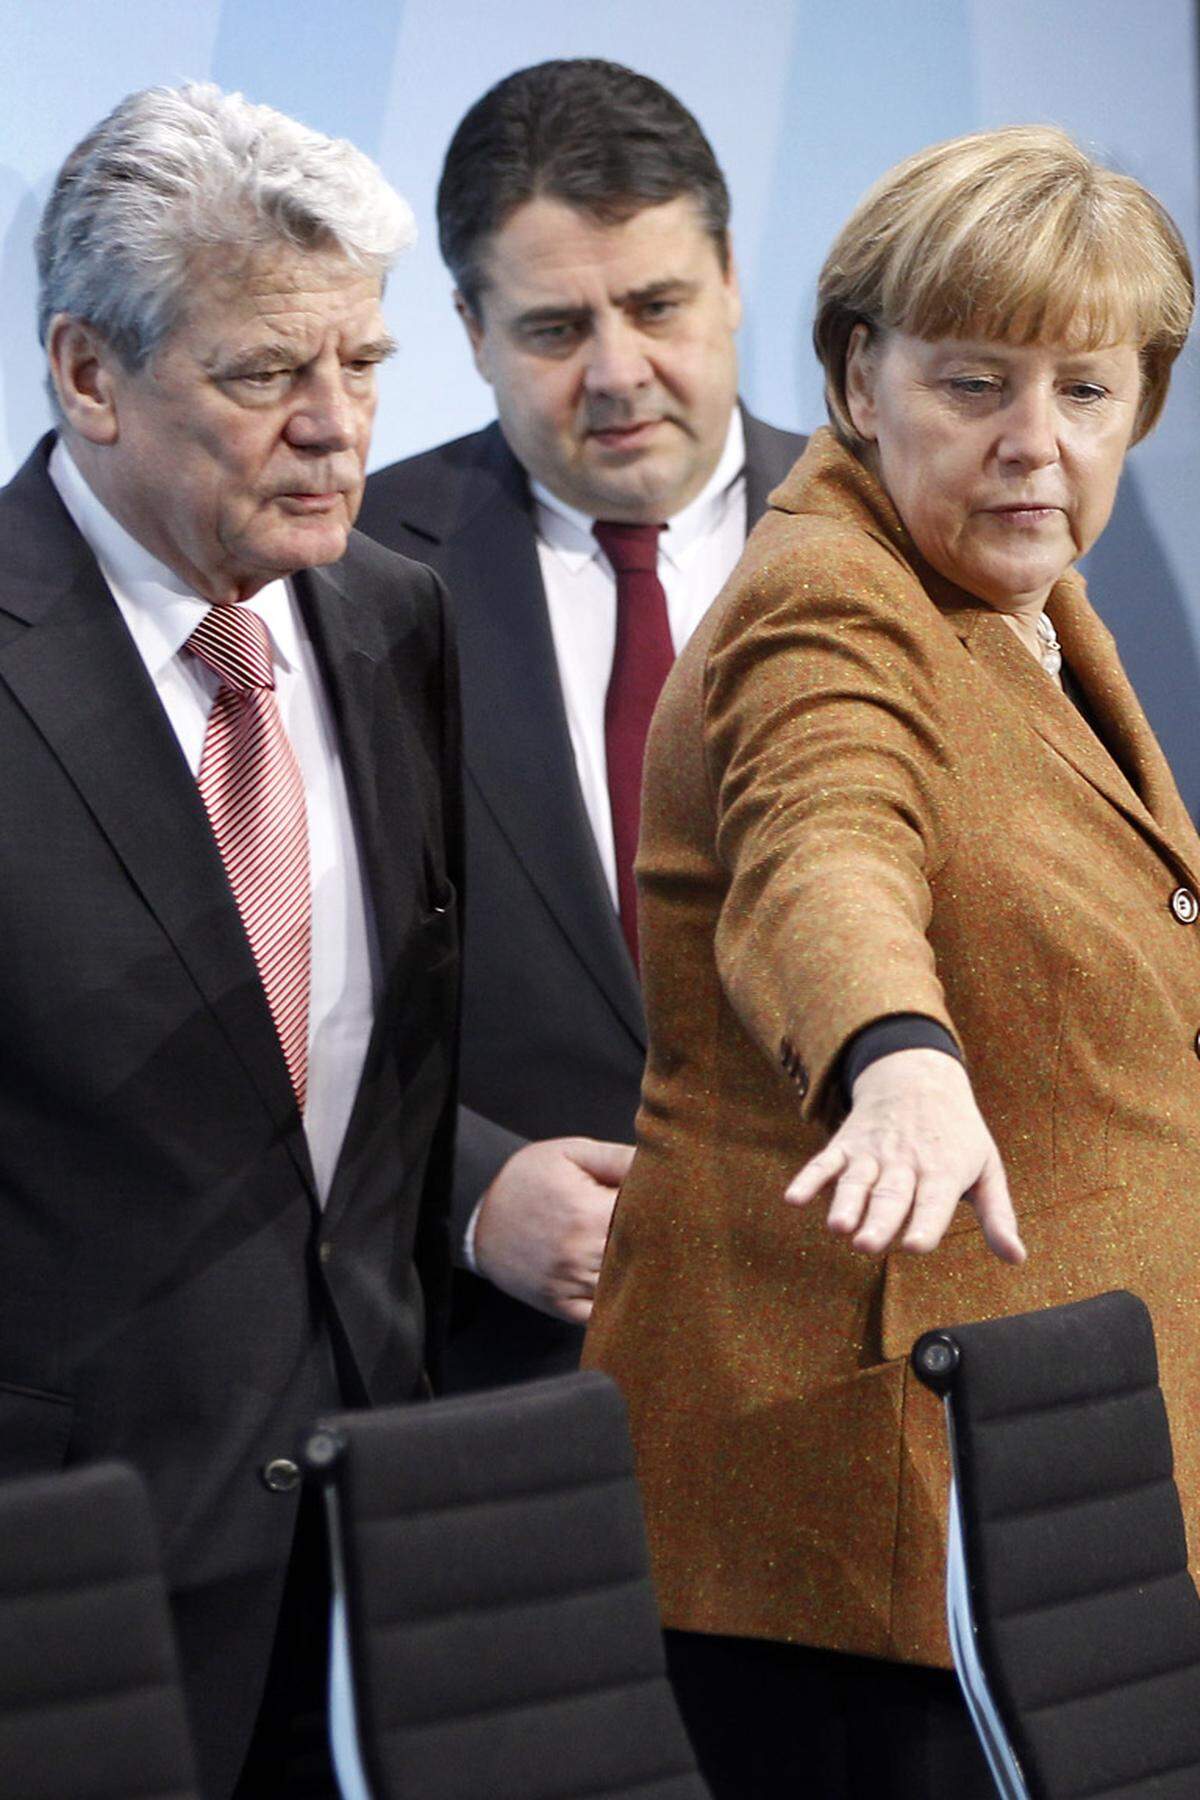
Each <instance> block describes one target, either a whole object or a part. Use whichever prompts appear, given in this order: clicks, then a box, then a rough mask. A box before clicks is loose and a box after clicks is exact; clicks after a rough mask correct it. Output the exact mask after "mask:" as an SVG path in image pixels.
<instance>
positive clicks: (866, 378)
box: [846, 320, 879, 444]
mask: <svg viewBox="0 0 1200 1800" xmlns="http://www.w3.org/2000/svg"><path fill="white" fill-rule="evenodd" d="M878 353H879V346H878V344H877V343H876V341H875V338H874V337H873V335H872V333H871V329H870V327H869V326H868V325H864V324H863V322H862V321H861V320H860V321H859V323H858V324H857V325H855V326H854V328H853V330H852V331H851V333H850V342H849V343H848V344H847V345H846V410H847V412H848V413H849V414H850V423H851V424H852V425H853V427H854V429H855V431H856V432H857V433H858V435H859V437H860V438H861V439H862V441H863V443H864V444H873V443H874V442H875V439H876V438H877V437H878V435H879V432H878V428H877V426H876V421H875V380H876V374H877V371H878V360H877V359H878Z"/></svg>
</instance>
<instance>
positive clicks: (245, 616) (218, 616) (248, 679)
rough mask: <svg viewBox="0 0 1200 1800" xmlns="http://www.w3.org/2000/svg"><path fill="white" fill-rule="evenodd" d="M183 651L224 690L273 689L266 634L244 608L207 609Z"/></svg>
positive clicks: (264, 628)
mask: <svg viewBox="0 0 1200 1800" xmlns="http://www.w3.org/2000/svg"><path fill="white" fill-rule="evenodd" d="M185 648H186V649H188V650H190V651H191V653H192V655H193V656H198V657H199V658H200V661H201V662H202V663H207V665H208V667H209V668H210V669H212V670H213V672H214V673H215V674H217V675H219V676H220V677H221V680H222V681H223V682H224V683H225V685H226V687H231V688H236V689H238V690H239V691H241V692H249V691H250V690H251V689H252V688H273V687H274V686H275V668H274V664H273V663H272V661H271V636H270V633H269V632H268V630H267V628H266V626H265V625H264V624H263V622H262V620H261V619H260V618H259V616H258V614H257V613H256V612H252V611H251V610H250V608H249V607H248V606H240V605H233V606H210V607H209V609H208V611H207V612H206V613H205V615H204V617H203V618H202V619H201V621H200V623H199V624H198V625H197V627H196V629H195V631H193V633H192V635H191V637H190V638H189V639H188V641H187V644H186V646H185Z"/></svg>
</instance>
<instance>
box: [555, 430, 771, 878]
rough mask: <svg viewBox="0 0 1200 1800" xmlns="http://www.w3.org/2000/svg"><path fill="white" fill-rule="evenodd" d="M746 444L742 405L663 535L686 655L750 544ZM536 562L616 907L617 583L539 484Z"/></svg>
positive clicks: (673, 609) (579, 528) (672, 610)
mask: <svg viewBox="0 0 1200 1800" xmlns="http://www.w3.org/2000/svg"><path fill="white" fill-rule="evenodd" d="M745 461H746V442H745V433H744V431H743V430H742V415H741V413H740V412H739V410H738V409H737V407H736V406H735V407H734V409H733V415H732V417H731V419H730V421H729V432H728V435H727V436H726V439H725V448H724V450H723V451H722V452H721V456H720V460H719V461H718V463H717V466H716V468H715V469H714V470H713V472H712V475H711V477H710V478H709V480H708V482H707V483H706V484H705V486H704V488H703V489H702V490H701V492H700V493H699V494H697V496H696V498H695V499H694V500H693V501H691V502H690V503H689V504H688V505H687V506H685V507H684V509H683V511H682V512H678V513H676V514H675V516H674V518H672V519H668V520H667V522H666V530H665V531H664V532H662V534H661V536H660V537H659V540H658V575H659V580H660V581H661V582H662V585H663V591H664V593H665V594H666V596H667V615H668V618H669V620H670V625H671V639H672V642H673V643H674V645H675V654H676V655H678V654H679V652H680V651H681V650H682V649H683V646H684V645H685V644H686V643H687V641H688V639H689V637H691V635H692V632H693V631H694V630H695V629H696V626H697V625H698V624H699V623H700V621H701V619H702V618H703V617H704V615H705V613H706V612H707V611H708V609H709V607H710V606H711V605H712V603H713V601H714V600H715V599H716V597H717V595H718V593H719V592H720V591H721V589H722V588H723V587H724V585H725V583H726V581H727V580H728V579H729V576H730V574H731V573H732V570H733V565H734V563H736V561H737V559H738V557H739V556H740V555H741V554H742V550H743V548H744V546H745V542H746V478H745ZM531 485H532V489H533V497H534V502H535V506H536V526H537V536H538V560H539V562H540V563H541V570H542V582H543V585H544V587H545V589H546V603H547V605H548V607H549V610H550V629H551V631H552V632H553V634H554V654H555V656H556V658H557V660H558V678H559V682H560V685H561V687H562V695H563V702H564V704H565V706H566V711H567V726H568V728H569V730H570V733H571V747H572V749H573V750H574V752H575V767H576V770H577V771H578V775H579V786H580V788H581V789H582V792H583V803H584V805H585V807H586V808H587V815H588V820H589V822H590V824H591V827H592V835H593V836H594V838H595V840H596V848H597V850H598V851H599V852H600V862H601V866H602V867H603V869H604V873H605V877H606V878H607V881H608V887H609V892H610V893H611V895H612V901H613V905H614V906H616V904H617V859H616V853H615V851H614V848H613V829H612V813H611V811H610V808H609V803H608V772H607V765H606V761H605V753H604V696H605V694H606V693H607V691H608V678H609V675H610V674H611V672H612V661H613V651H614V648H615V646H616V638H617V582H616V576H615V575H614V574H613V571H612V568H611V566H610V564H609V561H608V558H607V557H606V556H605V555H604V552H603V551H602V550H601V548H600V546H599V544H598V543H597V542H596V540H595V538H594V537H593V536H592V525H593V523H594V521H593V520H592V519H590V518H588V517H587V515H586V514H585V513H581V512H577V511H576V510H575V508H574V507H570V506H566V505H565V504H564V503H563V502H562V501H561V500H559V499H557V498H556V497H555V496H554V495H553V494H552V493H551V492H550V491H549V489H548V488H545V487H543V486H542V484H541V483H540V482H533V483H532V484H531Z"/></svg>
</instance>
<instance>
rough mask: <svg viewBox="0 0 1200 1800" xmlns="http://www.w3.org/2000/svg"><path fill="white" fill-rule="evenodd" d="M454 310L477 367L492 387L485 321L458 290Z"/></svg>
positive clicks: (455, 293)
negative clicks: (460, 321)
mask: <svg viewBox="0 0 1200 1800" xmlns="http://www.w3.org/2000/svg"><path fill="white" fill-rule="evenodd" d="M454 310H455V312H456V313H457V314H458V316H459V318H460V319H461V320H462V323H463V330H464V331H465V332H466V334H467V338H468V340H469V342H470V345H471V355H472V356H473V357H474V359H475V367H476V368H477V369H478V370H479V373H480V374H481V375H482V376H483V379H484V380H485V381H486V382H487V383H488V385H489V386H490V385H491V380H492V376H491V368H490V364H489V360H488V353H487V332H486V331H485V330H484V326H483V320H482V319H481V318H480V317H479V314H478V313H477V312H476V310H475V308H474V307H473V306H472V305H471V303H470V301H469V300H468V299H467V298H466V296H465V294H463V293H462V292H461V291H460V290H459V289H458V288H455V290H454Z"/></svg>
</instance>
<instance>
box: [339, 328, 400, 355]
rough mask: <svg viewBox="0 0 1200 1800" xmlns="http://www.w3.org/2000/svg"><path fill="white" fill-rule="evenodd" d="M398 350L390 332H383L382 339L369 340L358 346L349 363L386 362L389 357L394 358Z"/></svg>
mask: <svg viewBox="0 0 1200 1800" xmlns="http://www.w3.org/2000/svg"><path fill="white" fill-rule="evenodd" d="M399 348H400V346H399V344H398V343H397V342H396V340H395V338H394V337H393V336H392V335H391V333H390V332H387V331H385V332H384V334H383V336H382V337H377V338H371V339H369V341H368V342H367V343H365V344H359V345H358V347H357V348H356V349H355V351H354V353H353V354H352V356H351V357H350V361H351V362H386V361H387V359H388V357H389V356H395V354H396V352H397V350H398V349H399Z"/></svg>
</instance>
